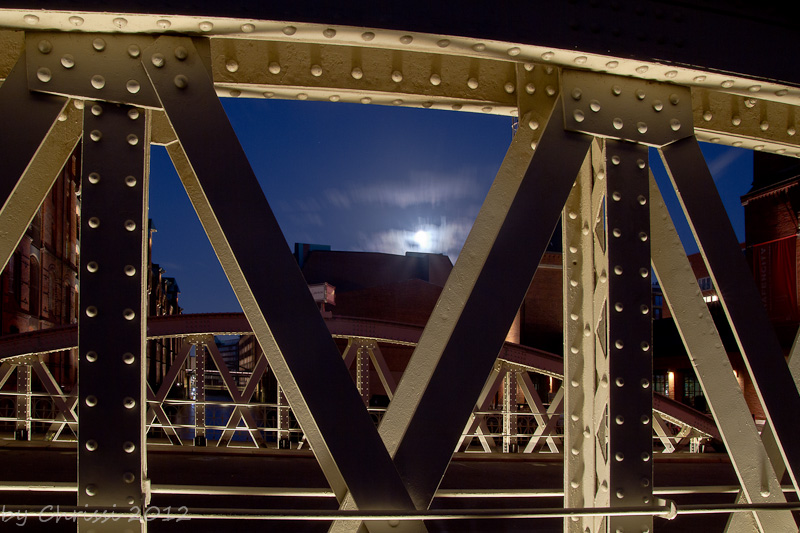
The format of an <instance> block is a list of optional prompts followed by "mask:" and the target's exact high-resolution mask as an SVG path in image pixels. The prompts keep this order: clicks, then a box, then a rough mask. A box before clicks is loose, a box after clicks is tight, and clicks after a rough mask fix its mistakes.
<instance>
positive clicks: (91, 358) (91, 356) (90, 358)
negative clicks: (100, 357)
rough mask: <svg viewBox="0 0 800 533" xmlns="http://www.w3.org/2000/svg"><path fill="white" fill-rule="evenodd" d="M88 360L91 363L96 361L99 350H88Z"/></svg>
mask: <svg viewBox="0 0 800 533" xmlns="http://www.w3.org/2000/svg"><path fill="white" fill-rule="evenodd" d="M86 360H87V361H89V362H90V363H94V362H95V361H97V352H95V351H88V352H86Z"/></svg>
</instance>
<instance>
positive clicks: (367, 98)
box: [361, 96, 372, 104]
mask: <svg viewBox="0 0 800 533" xmlns="http://www.w3.org/2000/svg"><path fill="white" fill-rule="evenodd" d="M361 103H362V104H371V103H372V98H370V97H369V96H365V97H364V98H362V99H361Z"/></svg>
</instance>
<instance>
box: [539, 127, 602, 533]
mask: <svg viewBox="0 0 800 533" xmlns="http://www.w3.org/2000/svg"><path fill="white" fill-rule="evenodd" d="M597 150H598V146H597V143H596V141H595V143H593V144H592V153H595V152H597ZM593 184H594V176H593V165H592V157H591V154H590V155H589V156H587V158H586V160H585V161H584V163H583V165H582V166H581V169H580V172H579V173H578V179H577V180H576V181H575V184H574V185H573V187H572V192H571V193H570V195H569V198H568V199H567V203H566V205H565V206H564V211H563V214H562V216H561V222H562V240H563V255H562V261H563V283H562V290H563V292H564V322H563V324H564V382H563V384H562V386H561V387H562V389H564V390H565V394H564V507H571V508H581V507H590V506H591V505H593V504H594V494H595V479H596V473H595V438H594V431H595V424H594V397H595V383H596V382H595V336H594V335H593V334H592V332H593V331H594V329H595V325H596V324H595V322H594V285H595V273H594V255H593V250H594V247H593V242H594V239H593V237H592V236H593V234H594V233H593V231H592V230H593V228H594V226H595V224H594V218H593V216H592V186H593ZM598 190H599V189H598ZM526 451H527V450H526ZM595 522H597V520H596V519H595V518H592V517H569V518H565V519H564V531H565V533H585V532H586V530H587V529H588V530H589V531H590V532H594V531H596V529H595V527H594V524H595Z"/></svg>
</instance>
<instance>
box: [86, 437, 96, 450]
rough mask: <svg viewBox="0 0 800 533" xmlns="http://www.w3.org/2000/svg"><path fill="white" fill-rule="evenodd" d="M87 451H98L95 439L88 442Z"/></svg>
mask: <svg viewBox="0 0 800 533" xmlns="http://www.w3.org/2000/svg"><path fill="white" fill-rule="evenodd" d="M86 449H87V450H89V451H90V452H93V451H95V450H96V449H97V441H96V440H94V439H89V440H87V441H86Z"/></svg>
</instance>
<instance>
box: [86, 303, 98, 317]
mask: <svg viewBox="0 0 800 533" xmlns="http://www.w3.org/2000/svg"><path fill="white" fill-rule="evenodd" d="M86 316H88V317H90V318H92V317H96V316H97V308H96V307H95V306H93V305H90V306H89V307H87V308H86Z"/></svg>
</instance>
